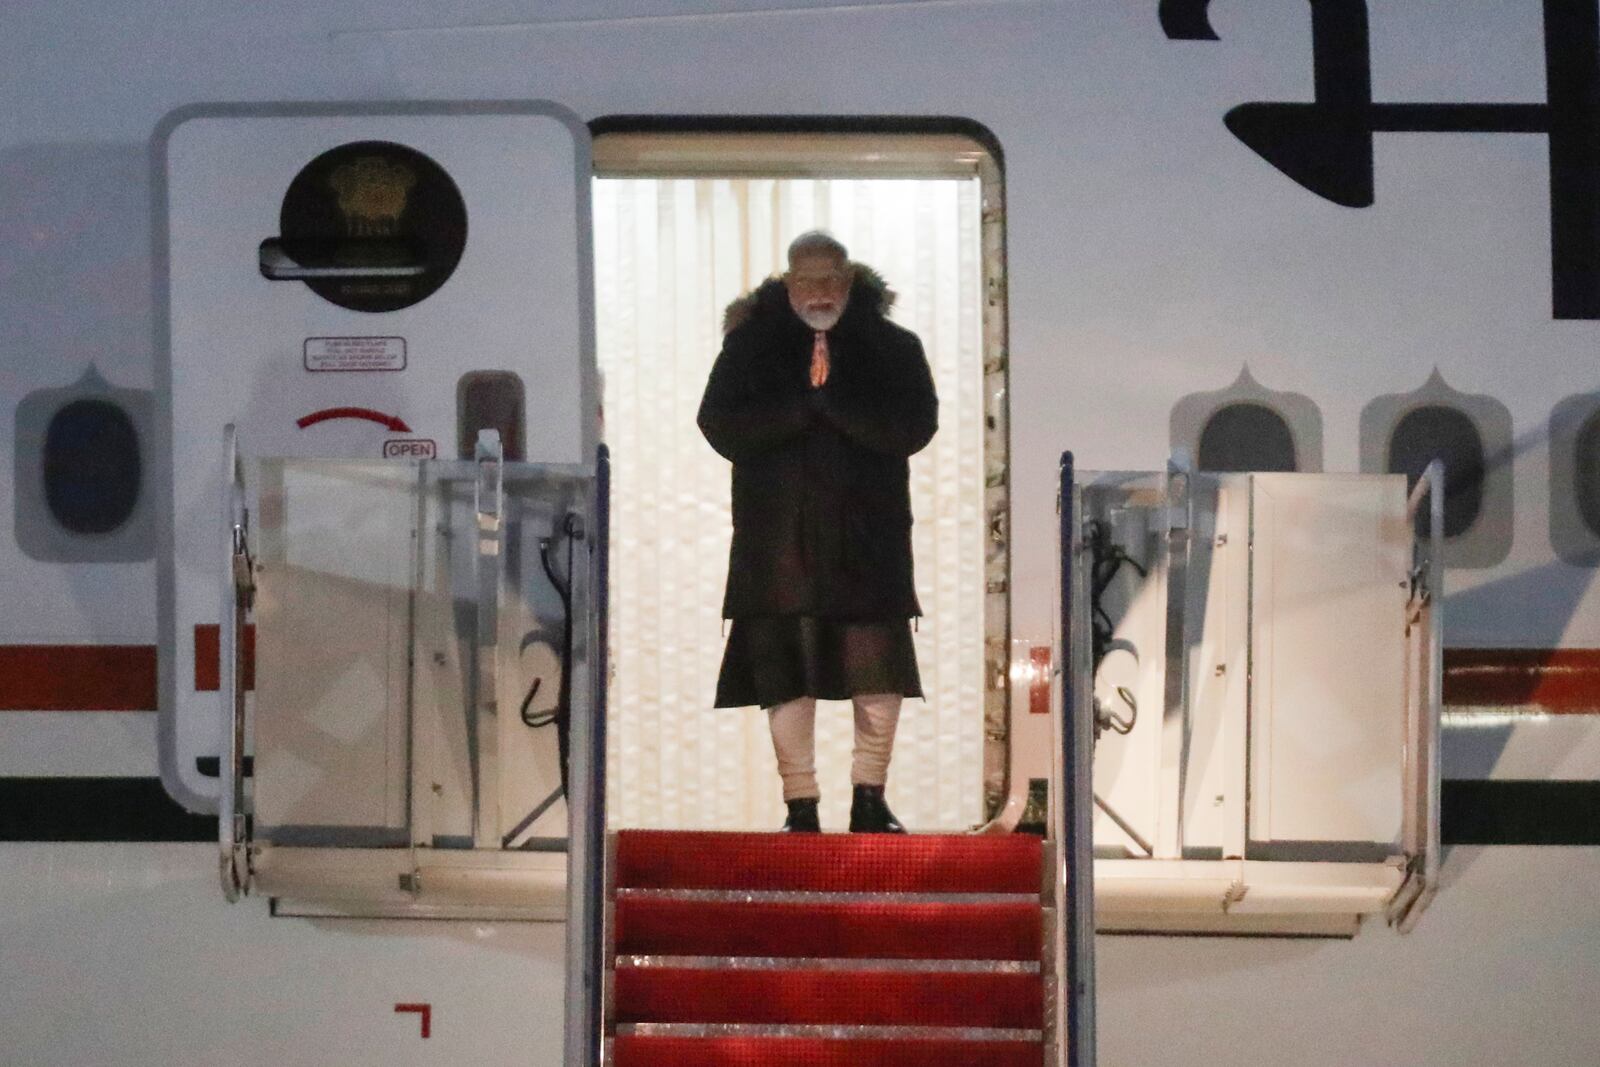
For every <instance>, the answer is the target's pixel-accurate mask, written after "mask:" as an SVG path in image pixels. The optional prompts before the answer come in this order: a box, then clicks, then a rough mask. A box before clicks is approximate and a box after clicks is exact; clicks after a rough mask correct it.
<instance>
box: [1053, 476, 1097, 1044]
mask: <svg viewBox="0 0 1600 1067" xmlns="http://www.w3.org/2000/svg"><path fill="white" fill-rule="evenodd" d="M1081 500H1082V494H1081V490H1079V488H1078V486H1077V483H1076V480H1075V478H1074V471H1073V458H1072V453H1071V452H1063V453H1062V454H1061V484H1060V496H1059V497H1058V498H1057V501H1056V511H1057V514H1058V515H1059V518H1060V523H1061V526H1060V534H1059V536H1060V550H1061V567H1060V596H1061V604H1060V607H1061V617H1060V627H1061V649H1060V658H1059V661H1058V666H1057V675H1058V677H1059V679H1060V685H1061V699H1060V702H1059V704H1058V706H1057V709H1056V712H1055V714H1054V716H1053V718H1054V720H1055V722H1054V723H1053V726H1054V729H1055V733H1056V744H1055V745H1054V746H1053V748H1052V753H1051V755H1052V763H1054V764H1055V766H1054V767H1053V768H1052V770H1053V774H1052V776H1051V777H1052V785H1053V786H1054V789H1055V803H1052V804H1051V805H1050V823H1051V824H1050V834H1051V836H1052V837H1053V838H1054V839H1055V850H1054V856H1053V862H1052V866H1053V874H1054V880H1055V886H1054V888H1055V896H1054V901H1055V906H1056V922H1055V924H1054V945H1053V946H1052V948H1053V954H1054V956H1055V960H1054V962H1055V969H1056V977H1057V983H1056V998H1057V1004H1058V1006H1059V1008H1060V1009H1061V1010H1059V1011H1057V1012H1056V1016H1055V1017H1056V1062H1057V1064H1058V1065H1059V1067H1094V1062H1095V1010H1094V1009H1095V1005H1094V821H1093V820H1094V702H1093V699H1092V691H1091V685H1092V675H1091V664H1090V662H1089V660H1090V656H1089V647H1090V643H1089V639H1088V634H1087V633H1085V628H1086V619H1087V615H1086V613H1085V612H1084V611H1082V610H1081V608H1082V605H1083V604H1085V603H1087V590H1086V589H1085V588H1084V587H1083V581H1084V568H1083V567H1081V566H1078V565H1077V563H1078V560H1079V558H1080V557H1081V556H1082V555H1083V553H1084V552H1085V551H1086V547H1085V545H1084V541H1083V534H1082V528H1083V524H1082V523H1081V522H1080V521H1079V513H1080V512H1081V510H1082V507H1081Z"/></svg>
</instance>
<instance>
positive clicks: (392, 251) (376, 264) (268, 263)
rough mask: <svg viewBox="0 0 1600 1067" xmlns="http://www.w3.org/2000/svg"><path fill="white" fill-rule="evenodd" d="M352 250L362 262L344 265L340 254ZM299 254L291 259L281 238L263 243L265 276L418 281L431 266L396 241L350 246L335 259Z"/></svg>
mask: <svg viewBox="0 0 1600 1067" xmlns="http://www.w3.org/2000/svg"><path fill="white" fill-rule="evenodd" d="M352 250H354V251H356V252H358V253H359V259H360V260H362V262H351V261H348V260H346V261H343V262H341V261H340V259H339V256H338V254H337V253H345V254H348V253H349V252H350V251H352ZM297 251H299V252H300V254H299V255H298V256H295V255H291V254H290V253H289V251H288V249H286V248H285V247H284V244H283V239H282V238H279V237H269V238H267V239H266V240H265V241H262V242H261V247H260V249H259V250H258V259H259V266H260V269H261V276H262V277H264V278H266V279H268V280H269V281H275V282H303V281H320V280H331V279H363V278H374V279H376V278H415V277H418V276H420V275H422V274H425V273H426V272H427V270H428V265H427V263H425V262H423V261H422V260H421V259H420V257H418V256H417V255H416V252H415V250H414V249H413V248H412V247H411V246H410V245H409V244H408V243H407V242H404V241H396V240H392V239H380V238H369V239H365V240H362V241H360V242H359V243H357V242H349V243H347V244H345V245H343V246H341V248H340V249H338V250H337V252H336V254H334V255H325V254H322V253H325V252H327V251H329V249H327V248H325V247H317V246H308V247H307V248H306V249H304V250H299V249H297Z"/></svg>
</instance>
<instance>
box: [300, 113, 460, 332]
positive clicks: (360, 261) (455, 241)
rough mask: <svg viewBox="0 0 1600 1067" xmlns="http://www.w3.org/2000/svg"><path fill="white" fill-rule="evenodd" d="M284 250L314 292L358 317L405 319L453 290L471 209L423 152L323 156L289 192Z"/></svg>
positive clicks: (350, 148)
mask: <svg viewBox="0 0 1600 1067" xmlns="http://www.w3.org/2000/svg"><path fill="white" fill-rule="evenodd" d="M279 226H280V227H281V228H280V230H279V232H280V233H281V234H282V235H283V250H284V251H285V252H286V253H287V254H288V255H289V256H290V258H292V259H293V260H294V261H295V262H296V263H298V264H300V265H301V266H302V267H305V268H309V272H314V273H316V274H318V275H319V276H316V277H306V278H305V283H306V284H307V285H309V286H310V287H311V288H312V290H313V291H315V292H316V293H317V294H318V295H320V296H322V297H323V298H324V299H327V300H330V301H332V302H333V303H335V304H338V305H339V306H340V307H346V308H350V309H351V310H352V311H396V310H398V309H400V308H405V307H410V306H411V305H412V304H415V303H418V302H419V301H422V300H425V299H427V297H429V296H430V295H432V293H433V292H434V291H435V290H437V289H438V288H439V287H440V286H441V285H443V284H444V283H445V282H446V281H447V280H449V278H450V275H451V273H453V272H454V271H455V269H456V264H458V263H460V262H461V252H462V249H463V248H465V247H466V243H467V207H466V204H465V203H464V202H463V201H462V199H461V191H460V190H459V189H457V188H456V183H455V182H454V181H452V180H451V179H450V175H448V174H446V173H445V170H444V168H443V167H441V166H439V164H437V163H435V162H434V161H433V160H431V159H429V158H428V157H427V156H425V155H423V154H422V153H421V152H418V151H417V150H415V149H413V148H407V147H406V146H405V145H400V144H393V143H390V142H388V141H357V142H353V143H351V144H345V145H340V146H339V147H338V148H334V149H330V150H329V151H327V152H324V153H322V155H320V156H318V157H317V158H316V159H313V160H312V161H311V162H310V163H308V164H306V166H305V168H304V169H303V170H301V171H300V173H299V174H297V175H295V179H294V181H293V182H291V183H290V184H289V191H288V192H287V193H285V194H284V197H283V210H282V211H281V212H280V214H279Z"/></svg>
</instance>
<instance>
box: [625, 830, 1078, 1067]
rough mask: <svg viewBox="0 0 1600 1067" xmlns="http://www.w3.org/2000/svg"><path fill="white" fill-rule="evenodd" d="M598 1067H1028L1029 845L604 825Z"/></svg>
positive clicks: (1037, 990)
mask: <svg viewBox="0 0 1600 1067" xmlns="http://www.w3.org/2000/svg"><path fill="white" fill-rule="evenodd" d="M614 842H615V853H614V863H613V864H612V870H613V875H612V885H611V888H610V900H611V905H612V908H613V909H614V910H613V915H614V921H613V923H612V924H611V930H612V947H611V950H610V951H609V952H608V957H609V959H610V960H611V963H612V966H611V967H610V969H609V970H608V972H607V986H608V991H609V995H608V996H607V998H606V1025H605V1030H606V1034H607V1038H606V1040H607V1042H608V1044H609V1045H610V1051H611V1058H610V1061H609V1062H611V1063H612V1064H613V1065H614V1067H640V1065H650V1067H679V1065H682V1067H691V1065H692V1067H734V1065H739V1067H744V1065H753V1064H762V1065H771V1067H801V1065H804V1067H825V1065H834V1064H838V1065H841V1067H842V1065H850V1067H913V1065H916V1067H942V1065H947V1064H948V1065H956V1064H960V1065H963V1067H1023V1065H1027V1067H1039V1065H1040V1064H1042V1063H1045V1062H1053V1061H1048V1060H1047V1059H1046V1043H1047V1041H1052V1040H1053V1027H1052V1023H1053V1020H1051V1019H1049V1018H1048V1012H1047V1010H1046V1004H1047V1002H1048V1000H1049V997H1048V995H1047V990H1048V988H1049V987H1050V985H1052V984H1053V983H1052V982H1050V981H1049V978H1050V976H1051V974H1052V968H1051V967H1050V965H1049V962H1048V959H1047V951H1046V946H1047V944H1048V940H1047V938H1046V937H1045V926H1046V925H1047V924H1048V923H1050V922H1051V921H1052V918H1053V914H1054V913H1053V909H1052V908H1051V906H1050V905H1051V903H1052V902H1051V900H1050V898H1049V893H1048V887H1047V886H1046V884H1045V869H1044V864H1043V863H1042V842H1041V841H1040V840H1039V839H1038V838H1036V837H1028V836H1021V835H1018V836H994V837H983V836H951V835H913V836H891V835H882V834H873V835H848V834H819V835H812V834H804V835H779V834H748V833H697V832H684V833H675V832H665V831H624V832H622V833H620V834H617V835H616V836H615V838H614Z"/></svg>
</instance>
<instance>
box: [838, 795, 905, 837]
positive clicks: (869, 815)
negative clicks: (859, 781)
mask: <svg viewBox="0 0 1600 1067" xmlns="http://www.w3.org/2000/svg"><path fill="white" fill-rule="evenodd" d="M850 832H851V833H853V834H903V833H905V832H906V828H905V827H904V826H901V825H900V820H899V819H896V818H895V817H894V812H892V811H890V810H889V805H888V803H887V802H886V801H885V800H884V799H883V786H881V785H858V786H856V789H855V795H854V796H852V797H851V799H850Z"/></svg>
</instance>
